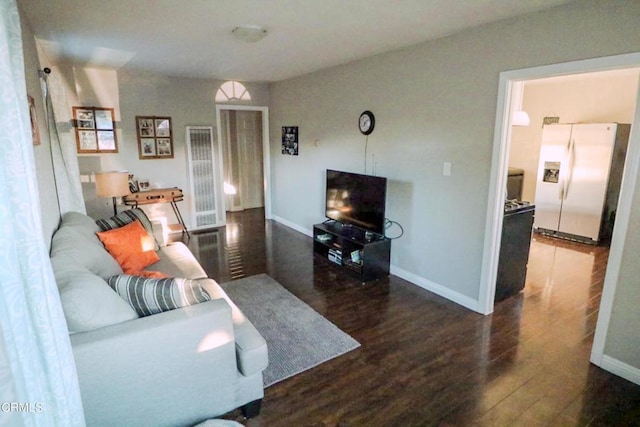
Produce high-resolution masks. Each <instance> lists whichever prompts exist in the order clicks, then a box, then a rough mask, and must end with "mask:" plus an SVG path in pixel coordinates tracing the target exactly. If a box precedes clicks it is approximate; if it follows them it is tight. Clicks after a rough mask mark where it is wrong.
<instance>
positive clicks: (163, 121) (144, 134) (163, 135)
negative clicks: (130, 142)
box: [136, 116, 173, 160]
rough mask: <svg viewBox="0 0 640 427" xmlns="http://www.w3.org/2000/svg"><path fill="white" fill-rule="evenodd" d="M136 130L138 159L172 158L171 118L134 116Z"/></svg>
mask: <svg viewBox="0 0 640 427" xmlns="http://www.w3.org/2000/svg"><path fill="white" fill-rule="evenodd" d="M136 130H137V131H136V133H137V136H138V157H139V158H140V159H142V160H151V159H172V158H173V134H172V132H171V117H157V116H136Z"/></svg>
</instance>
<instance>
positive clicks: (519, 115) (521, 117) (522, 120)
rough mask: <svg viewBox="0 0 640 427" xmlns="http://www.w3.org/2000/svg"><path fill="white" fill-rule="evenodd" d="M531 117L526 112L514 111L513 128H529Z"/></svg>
mask: <svg viewBox="0 0 640 427" xmlns="http://www.w3.org/2000/svg"><path fill="white" fill-rule="evenodd" d="M529 123H530V120H529V115H528V114H527V112H526V111H514V112H513V116H512V117H511V125H512V126H529Z"/></svg>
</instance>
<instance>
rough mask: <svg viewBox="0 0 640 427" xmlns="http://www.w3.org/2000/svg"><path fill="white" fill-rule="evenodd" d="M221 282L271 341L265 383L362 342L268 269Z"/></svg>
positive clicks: (280, 378)
mask: <svg viewBox="0 0 640 427" xmlns="http://www.w3.org/2000/svg"><path fill="white" fill-rule="evenodd" d="M220 286H222V288H223V289H224V291H225V292H226V293H227V295H229V298H231V300H232V301H233V302H234V303H235V304H236V305H237V306H238V308H239V309H240V310H242V312H243V313H244V315H245V316H247V318H248V319H249V320H250V321H251V323H253V325H254V326H255V327H256V329H257V330H258V331H259V332H260V333H261V334H262V336H263V337H264V339H265V340H266V341H267V346H268V347H269V366H268V367H267V369H266V370H265V371H264V372H263V381H264V386H265V387H268V386H270V385H273V384H275V383H277V382H280V381H282V380H285V379H287V378H289V377H292V376H293V375H296V374H299V373H300V372H303V371H306V370H308V369H311V368H313V367H315V366H318V365H319V364H321V363H323V362H326V361H327V360H330V359H333V358H335V357H338V356H340V355H342V354H344V353H347V352H349V351H351V350H353V349H355V348H358V347H359V346H360V343H358V342H357V341H356V340H354V339H353V338H351V337H350V336H349V335H347V334H346V333H344V332H343V331H341V330H340V329H339V328H338V327H337V326H336V325H334V324H333V323H331V322H330V321H328V320H327V319H325V318H324V317H322V316H321V315H320V314H318V313H317V312H316V311H314V310H313V309H312V308H311V307H309V306H308V305H307V304H305V303H304V302H302V301H301V300H300V299H298V298H297V297H296V296H295V295H293V294H292V293H291V292H289V291H287V290H286V289H285V288H283V287H282V285H280V284H279V283H278V282H276V281H275V280H273V279H272V278H271V277H269V276H267V275H266V274H259V275H256V276H251V277H245V278H243V279H239V280H233V281H231V282H227V283H223V284H222V285H220Z"/></svg>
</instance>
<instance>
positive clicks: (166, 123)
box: [155, 119, 171, 138]
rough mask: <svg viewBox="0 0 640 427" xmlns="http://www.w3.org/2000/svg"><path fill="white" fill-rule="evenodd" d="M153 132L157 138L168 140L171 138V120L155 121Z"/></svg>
mask: <svg viewBox="0 0 640 427" xmlns="http://www.w3.org/2000/svg"><path fill="white" fill-rule="evenodd" d="M155 131H156V136H157V137H163V138H168V137H170V136H171V120H170V119H156V125H155Z"/></svg>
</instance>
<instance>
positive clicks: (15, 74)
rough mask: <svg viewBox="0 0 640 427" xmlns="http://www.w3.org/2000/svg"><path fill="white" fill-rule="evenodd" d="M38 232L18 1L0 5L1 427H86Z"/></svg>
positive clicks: (2, 0) (3, 0) (1, 1)
mask: <svg viewBox="0 0 640 427" xmlns="http://www.w3.org/2000/svg"><path fill="white" fill-rule="evenodd" d="M41 230H42V226H41V218H40V206H39V197H38V188H37V180H36V172H35V162H34V158H33V146H32V139H31V124H30V119H29V109H28V104H27V93H26V86H25V74H24V59H23V51H22V38H21V31H20V18H19V15H18V8H17V5H16V1H15V0H0V425H2V424H4V425H25V426H82V425H84V415H83V412H82V403H81V400H80V390H79V387H78V379H77V376H76V371H75V365H74V360H73V354H72V352H71V345H70V343H69V336H68V332H67V327H66V323H65V319H64V315H63V313H62V306H61V304H60V299H59V295H58V291H57V289H56V284H55V280H54V277H53V272H52V270H51V264H50V262H49V254H48V253H47V248H46V246H45V242H44V240H43V237H42V231H41Z"/></svg>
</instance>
